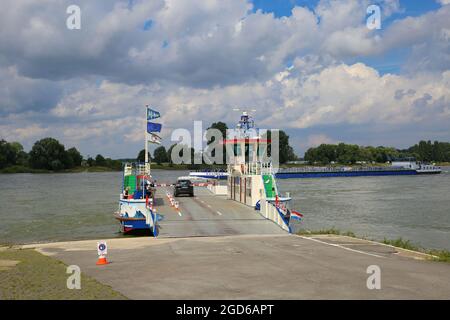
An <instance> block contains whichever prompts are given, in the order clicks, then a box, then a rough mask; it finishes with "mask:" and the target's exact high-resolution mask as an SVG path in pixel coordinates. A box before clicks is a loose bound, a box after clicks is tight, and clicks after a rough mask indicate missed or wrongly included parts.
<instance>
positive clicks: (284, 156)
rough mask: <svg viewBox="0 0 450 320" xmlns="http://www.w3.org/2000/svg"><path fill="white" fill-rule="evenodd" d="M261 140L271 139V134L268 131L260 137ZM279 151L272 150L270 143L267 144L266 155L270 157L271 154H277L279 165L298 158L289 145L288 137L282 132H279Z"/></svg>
mask: <svg viewBox="0 0 450 320" xmlns="http://www.w3.org/2000/svg"><path fill="white" fill-rule="evenodd" d="M262 138H263V139H266V138H267V139H269V140H271V139H272V132H271V131H270V130H268V131H267V132H266V133H265V134H263V135H262ZM278 146H279V149H278V150H272V142H270V143H269V144H268V147H267V154H268V155H269V156H272V152H278V160H279V162H280V164H283V163H286V162H288V161H294V160H297V159H298V157H297V156H296V155H295V153H294V149H293V148H292V147H291V146H290V145H289V136H288V135H287V134H286V132H284V131H283V130H280V131H279V145H278Z"/></svg>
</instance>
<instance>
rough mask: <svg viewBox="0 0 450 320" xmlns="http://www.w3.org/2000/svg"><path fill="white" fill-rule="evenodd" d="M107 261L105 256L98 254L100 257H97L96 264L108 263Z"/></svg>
mask: <svg viewBox="0 0 450 320" xmlns="http://www.w3.org/2000/svg"><path fill="white" fill-rule="evenodd" d="M108 263H109V262H108V260H106V257H105V256H100V257H98V260H97V263H96V265H98V266H101V265H104V264H108Z"/></svg>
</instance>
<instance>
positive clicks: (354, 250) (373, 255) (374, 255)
mask: <svg viewBox="0 0 450 320" xmlns="http://www.w3.org/2000/svg"><path fill="white" fill-rule="evenodd" d="M297 237H300V238H302V239H306V240H311V241H315V242H319V243H323V244H327V245H329V246H332V247H338V248H342V249H345V250H348V251H352V252H357V253H362V254H365V255H368V256H372V257H377V258H385V257H383V256H379V255H377V254H374V253H369V252H364V251H360V250H356V249H351V248H347V247H344V246H341V245H339V244H336V243H328V242H325V241H321V240H318V239H314V238H309V237H303V236H299V235H297Z"/></svg>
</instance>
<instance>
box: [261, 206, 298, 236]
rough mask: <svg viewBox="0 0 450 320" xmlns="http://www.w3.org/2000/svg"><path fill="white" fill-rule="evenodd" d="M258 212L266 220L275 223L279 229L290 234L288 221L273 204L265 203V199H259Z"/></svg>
mask: <svg viewBox="0 0 450 320" xmlns="http://www.w3.org/2000/svg"><path fill="white" fill-rule="evenodd" d="M259 212H260V213H261V215H262V216H263V217H265V218H266V219H268V220H271V221H273V222H274V223H276V224H277V225H278V226H279V227H280V228H281V229H283V230H285V231H287V232H289V233H291V227H290V226H289V221H288V220H287V218H286V217H284V215H283V214H282V213H281V211H280V209H279V208H277V207H276V206H275V205H274V204H273V203H271V202H269V201H267V200H266V199H261V200H260V210H259Z"/></svg>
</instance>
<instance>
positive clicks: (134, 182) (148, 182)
mask: <svg viewBox="0 0 450 320" xmlns="http://www.w3.org/2000/svg"><path fill="white" fill-rule="evenodd" d="M146 117H147V125H146V128H145V134H144V135H145V161H144V162H143V163H142V162H135V163H125V164H124V165H123V175H122V188H121V189H122V192H121V194H120V197H119V209H118V211H117V212H116V213H115V218H116V219H117V220H118V221H119V222H120V226H121V231H122V232H123V233H132V232H136V231H147V232H150V233H151V234H152V235H153V236H155V237H156V236H157V235H158V227H157V214H156V209H155V207H154V203H155V192H156V188H155V183H154V180H153V179H152V175H151V168H150V161H149V159H148V144H149V142H153V143H155V141H156V140H155V137H157V138H159V137H158V136H157V135H156V134H154V131H158V132H159V131H160V130H161V125H160V124H155V123H153V122H148V121H149V120H153V119H156V118H159V117H160V114H159V112H157V111H155V110H152V109H150V108H149V107H148V106H146ZM149 124H151V125H149ZM155 128H156V129H155Z"/></svg>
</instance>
